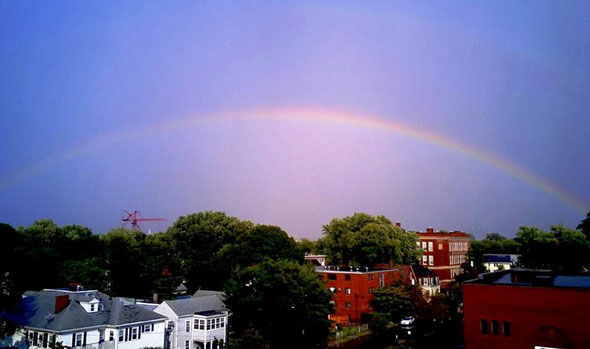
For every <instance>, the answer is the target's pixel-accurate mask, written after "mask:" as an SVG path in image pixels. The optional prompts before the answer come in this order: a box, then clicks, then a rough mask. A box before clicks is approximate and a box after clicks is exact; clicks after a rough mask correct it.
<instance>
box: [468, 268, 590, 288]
mask: <svg viewBox="0 0 590 349" xmlns="http://www.w3.org/2000/svg"><path fill="white" fill-rule="evenodd" d="M465 283H466V284H479V285H510V286H533V287H557V288H559V287H564V288H587V289H590V275H587V274H573V275H566V274H558V273H555V272H553V271H551V270H534V269H519V268H517V269H508V270H501V271H496V272H493V273H484V274H481V275H479V278H477V279H474V280H469V281H465Z"/></svg>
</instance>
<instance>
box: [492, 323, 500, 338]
mask: <svg viewBox="0 0 590 349" xmlns="http://www.w3.org/2000/svg"><path fill="white" fill-rule="evenodd" d="M498 333H500V329H499V326H498V320H492V334H495V335H497V334H498Z"/></svg>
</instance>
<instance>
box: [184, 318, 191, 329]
mask: <svg viewBox="0 0 590 349" xmlns="http://www.w3.org/2000/svg"><path fill="white" fill-rule="evenodd" d="M184 327H185V328H184V329H185V332H190V331H191V322H190V320H189V321H187V322H186V323H185V325H184Z"/></svg>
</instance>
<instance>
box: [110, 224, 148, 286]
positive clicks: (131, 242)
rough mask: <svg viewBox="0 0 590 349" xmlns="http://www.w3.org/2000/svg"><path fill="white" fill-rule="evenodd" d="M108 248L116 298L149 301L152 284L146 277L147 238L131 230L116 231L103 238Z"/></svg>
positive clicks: (112, 283)
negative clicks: (146, 299) (142, 298)
mask: <svg viewBox="0 0 590 349" xmlns="http://www.w3.org/2000/svg"><path fill="white" fill-rule="evenodd" d="M101 238H102V240H103V242H104V245H105V248H106V263H107V267H108V270H109V278H110V282H111V285H110V287H109V289H107V290H106V291H108V292H109V293H110V294H111V295H115V296H132V297H138V298H139V297H145V298H147V297H149V296H150V290H151V287H150V280H148V278H147V277H146V268H145V264H144V254H143V251H142V247H143V241H144V240H145V234H143V233H142V232H139V231H135V230H129V229H120V228H119V229H112V230H110V231H109V232H108V233H107V234H105V235H103V236H101Z"/></svg>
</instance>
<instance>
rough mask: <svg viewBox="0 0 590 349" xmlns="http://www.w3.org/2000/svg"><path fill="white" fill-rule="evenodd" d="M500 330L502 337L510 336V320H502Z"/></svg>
mask: <svg viewBox="0 0 590 349" xmlns="http://www.w3.org/2000/svg"><path fill="white" fill-rule="evenodd" d="M502 332H504V337H510V322H508V321H504V322H503V323H502Z"/></svg>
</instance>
